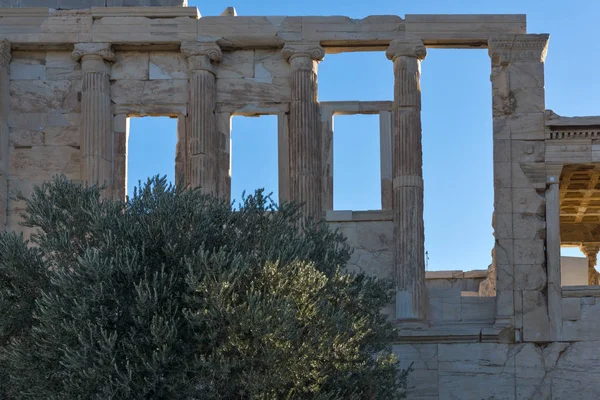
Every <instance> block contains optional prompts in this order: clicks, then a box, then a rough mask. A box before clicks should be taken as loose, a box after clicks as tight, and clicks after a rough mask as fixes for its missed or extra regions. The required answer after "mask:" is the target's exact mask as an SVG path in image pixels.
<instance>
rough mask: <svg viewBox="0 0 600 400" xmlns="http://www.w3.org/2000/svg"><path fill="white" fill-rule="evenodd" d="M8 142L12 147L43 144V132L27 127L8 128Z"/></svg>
mask: <svg viewBox="0 0 600 400" xmlns="http://www.w3.org/2000/svg"><path fill="white" fill-rule="evenodd" d="M9 132H10V137H9V143H10V145H11V146H13V147H17V148H18V147H31V146H43V145H44V133H43V132H41V131H32V130H29V129H10V131H9Z"/></svg>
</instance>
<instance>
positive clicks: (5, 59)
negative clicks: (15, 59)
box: [0, 40, 11, 68]
mask: <svg viewBox="0 0 600 400" xmlns="http://www.w3.org/2000/svg"><path fill="white" fill-rule="evenodd" d="M10 59H11V54H10V42H9V41H8V40H3V41H1V42H0V68H6V67H8V63H10Z"/></svg>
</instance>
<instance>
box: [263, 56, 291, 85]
mask: <svg viewBox="0 0 600 400" xmlns="http://www.w3.org/2000/svg"><path fill="white" fill-rule="evenodd" d="M291 75H292V68H291V66H290V63H288V62H287V61H286V60H285V58H283V57H281V52H280V51H273V50H256V51H255V53H254V78H255V79H262V80H263V81H264V82H266V81H268V80H269V79H271V78H290V77H291Z"/></svg>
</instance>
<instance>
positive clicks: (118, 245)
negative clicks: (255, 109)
mask: <svg viewBox="0 0 600 400" xmlns="http://www.w3.org/2000/svg"><path fill="white" fill-rule="evenodd" d="M299 209H300V208H299V207H298V206H297V205H295V204H283V205H281V206H280V207H278V208H277V207H275V206H274V205H273V204H272V202H271V201H270V199H269V198H268V196H264V195H263V193H262V191H257V192H256V193H255V195H253V196H249V197H247V198H245V199H244V201H243V204H241V205H240V208H239V210H237V211H232V209H231V206H230V205H229V204H226V203H224V202H222V201H220V200H218V199H215V198H212V197H210V196H206V195H203V194H201V193H200V192H199V191H197V190H192V191H181V190H178V189H176V188H174V187H172V186H170V185H167V184H166V181H165V179H164V178H162V179H161V178H154V179H152V180H149V181H148V182H147V183H146V184H145V185H144V186H143V187H142V188H141V189H140V190H136V192H135V194H134V196H133V198H131V199H129V201H127V202H117V201H109V200H102V199H101V196H100V191H99V189H98V188H95V187H92V188H87V187H82V186H80V185H77V184H74V183H71V182H69V181H67V180H66V179H65V178H56V179H55V180H54V181H53V182H50V183H45V184H43V185H41V186H40V187H38V188H36V190H35V191H34V193H33V195H32V198H31V199H30V200H28V202H27V210H26V211H27V212H26V214H25V223H24V224H25V225H26V226H28V227H35V228H37V229H38V230H37V232H38V233H37V234H34V235H32V238H31V243H25V242H24V241H23V239H22V237H19V236H16V235H14V234H4V235H2V236H0V312H1V315H2V319H0V379H2V381H3V382H4V385H5V386H4V387H2V386H0V397H2V390H4V396H6V397H7V398H11V399H13V398H14V399H102V400H105V399H208V400H210V399H323V400H325V399H393V398H402V390H403V388H404V387H405V385H406V375H407V371H400V370H399V369H398V365H397V360H396V358H395V357H394V356H393V354H391V353H390V351H389V347H388V344H389V343H390V342H391V341H392V339H393V336H394V331H393V329H392V327H391V325H390V324H388V323H387V322H386V318H385V317H384V316H383V315H381V314H380V312H379V310H380V309H381V308H382V307H383V306H384V305H385V304H387V303H388V302H389V301H390V289H391V285H390V284H389V282H386V281H380V280H376V279H373V278H369V277H367V276H365V275H360V274H352V275H350V274H346V273H343V272H342V271H340V267H341V266H343V265H344V264H345V263H346V262H347V261H348V258H349V255H350V249H349V247H348V246H347V244H346V243H345V239H344V238H343V237H342V236H341V235H340V234H339V233H338V232H334V231H331V230H329V229H328V228H327V227H326V226H325V225H324V224H320V223H312V222H310V221H304V219H303V218H302V217H301V214H300V213H299Z"/></svg>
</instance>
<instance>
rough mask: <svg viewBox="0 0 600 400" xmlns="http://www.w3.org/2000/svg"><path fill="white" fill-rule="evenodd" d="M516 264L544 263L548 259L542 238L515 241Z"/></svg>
mask: <svg viewBox="0 0 600 400" xmlns="http://www.w3.org/2000/svg"><path fill="white" fill-rule="evenodd" d="M513 249H514V263H515V264H542V263H544V262H545V260H546V258H545V257H546V256H545V253H544V241H543V240H542V239H519V240H515V241H514V247H513Z"/></svg>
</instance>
